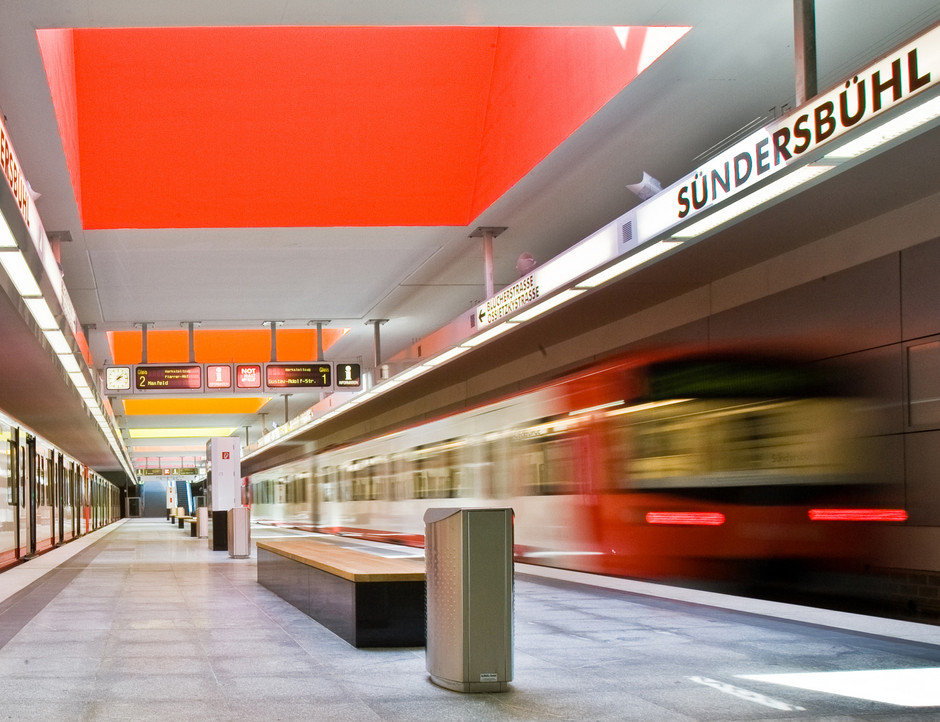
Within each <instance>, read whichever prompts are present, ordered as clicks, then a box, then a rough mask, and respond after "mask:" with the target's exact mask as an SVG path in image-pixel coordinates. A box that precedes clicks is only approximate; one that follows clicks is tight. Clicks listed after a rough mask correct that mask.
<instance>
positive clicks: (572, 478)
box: [538, 439, 578, 494]
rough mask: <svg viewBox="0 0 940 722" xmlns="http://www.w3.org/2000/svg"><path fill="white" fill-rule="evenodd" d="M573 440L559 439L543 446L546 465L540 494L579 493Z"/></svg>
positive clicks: (543, 467)
mask: <svg viewBox="0 0 940 722" xmlns="http://www.w3.org/2000/svg"><path fill="white" fill-rule="evenodd" d="M575 452H576V450H575V443H574V440H572V439H558V440H554V441H549V442H546V443H545V444H543V450H542V454H543V458H544V463H543V464H542V465H541V469H540V471H541V473H540V475H539V490H538V493H540V494H574V493H576V492H577V491H578V485H577V478H578V477H577V466H578V463H577V459H576V453H575Z"/></svg>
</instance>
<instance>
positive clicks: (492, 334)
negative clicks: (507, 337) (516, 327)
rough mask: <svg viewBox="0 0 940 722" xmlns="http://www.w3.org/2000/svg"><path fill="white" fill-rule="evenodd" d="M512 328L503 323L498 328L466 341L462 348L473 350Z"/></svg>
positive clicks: (494, 327)
mask: <svg viewBox="0 0 940 722" xmlns="http://www.w3.org/2000/svg"><path fill="white" fill-rule="evenodd" d="M511 328H512V326H511V325H509V324H508V323H501V324H499V325H498V326H493V328H488V329H487V330H486V331H484V332H483V333H480V334H477V335H476V336H473V337H472V338H468V339H467V340H466V341H464V342H463V343H462V344H460V345H461V346H466V347H467V348H473V347H474V346H479V345H480V344H481V343H486V342H487V341H489V340H490V339H492V338H496V337H497V336H499V335H500V334H501V333H506V331H508V330H509V329H511Z"/></svg>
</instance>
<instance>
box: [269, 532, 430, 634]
mask: <svg viewBox="0 0 940 722" xmlns="http://www.w3.org/2000/svg"><path fill="white" fill-rule="evenodd" d="M258 582H259V583H260V584H261V585H262V586H264V587H267V588H268V589H270V590H271V591H272V592H274V593H275V594H277V595H278V596H279V597H281V598H283V599H284V600H285V601H287V602H290V603H291V604H293V605H294V606H295V607H297V608H298V609H299V610H300V611H302V612H304V614H306V615H308V616H310V617H313V619H315V620H317V621H318V622H319V623H320V624H322V625H323V626H324V627H326V628H327V629H329V630H330V631H331V632H333V633H334V634H336V635H337V636H338V637H340V638H342V639H345V640H346V641H347V642H349V643H350V644H351V645H353V646H354V647H423V646H424V644H425V624H424V595H425V591H424V582H423V581H419V582H414V581H406V582H400V581H399V582H396V581H389V582H352V581H349V580H348V579H344V578H342V577H338V576H336V575H335V574H330V573H329V572H325V571H322V570H320V569H317V568H316V567H311V566H309V565H307V564H304V563H302V562H298V561H294V560H293V559H289V558H287V557H285V556H281V555H280V554H275V553H274V552H270V551H268V550H267V549H261V548H259V549H258Z"/></svg>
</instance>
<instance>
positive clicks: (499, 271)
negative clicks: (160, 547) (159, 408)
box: [0, 0, 940, 468]
mask: <svg viewBox="0 0 940 722" xmlns="http://www.w3.org/2000/svg"><path fill="white" fill-rule="evenodd" d="M816 11H817V38H818V40H817V42H818V61H819V77H820V81H819V86H820V88H821V89H825V88H826V87H828V86H830V85H832V84H833V83H834V82H837V81H838V80H839V79H841V78H842V77H843V76H844V75H846V74H848V73H850V72H851V71H852V70H853V69H854V68H857V67H860V66H862V65H864V64H866V63H867V62H869V61H870V60H872V59H874V58H876V57H878V56H880V55H881V54H883V53H885V52H887V51H889V50H890V49H891V48H892V47H893V46H895V45H897V44H898V43H899V42H901V41H902V40H904V39H906V38H907V37H909V36H911V35H913V34H915V33H916V32H917V31H919V30H921V29H923V28H925V27H929V26H930V25H931V24H933V23H935V22H937V21H938V20H940V7H938V5H937V3H936V1H935V0H897V1H895V2H891V3H886V2H884V1H883V0H817V3H816ZM282 24H283V25H436V24H442V25H639V24H652V25H690V26H692V30H691V32H689V33H688V35H686V36H685V37H684V38H683V39H681V40H680V41H679V42H678V43H677V44H676V45H675V46H674V47H673V48H672V49H671V50H670V51H669V52H667V53H666V55H665V56H664V57H663V58H661V59H660V60H659V61H658V62H656V63H655V64H654V65H653V66H652V67H651V68H650V69H648V70H647V71H645V72H644V73H643V74H642V75H641V76H640V77H639V78H638V79H637V80H635V81H634V82H633V83H631V84H630V85H629V86H628V87H627V88H626V89H624V90H623V91H622V92H621V93H620V94H619V95H618V96H617V97H616V98H614V99H613V100H612V101H611V102H610V103H608V104H607V105H606V106H605V107H604V108H603V109H602V110H601V111H599V112H598V113H597V114H596V115H595V116H594V117H593V118H591V119H590V120H589V121H588V122H587V123H586V124H585V125H584V126H583V127H582V128H581V129H579V130H578V131H576V132H575V133H574V134H573V135H572V136H571V137H570V138H569V139H568V140H567V141H566V142H565V143H563V144H562V145H561V146H560V147H559V148H557V149H556V150H555V151H554V152H552V153H551V154H550V155H549V156H548V157H547V158H546V159H545V160H544V161H543V162H541V163H540V164H539V165H538V166H537V167H535V168H534V169H533V170H532V171H531V172H529V173H528V174H527V175H526V176H525V177H523V178H522V179H521V180H520V181H519V182H518V183H517V184H516V185H515V186H514V187H512V188H511V189H510V190H509V191H508V192H507V193H506V194H505V195H504V196H503V197H502V198H500V199H499V200H498V201H497V202H496V203H494V204H493V205H492V206H491V207H490V208H488V209H487V210H486V211H484V212H483V213H482V214H481V215H480V217H479V218H477V219H476V220H475V221H474V222H473V223H471V224H470V225H468V226H466V227H431V228H428V227H421V228H401V227H390V228H248V229H244V228H240V229H166V230H104V231H98V230H96V231H87V230H83V229H82V227H81V223H80V221H79V217H78V209H77V206H76V202H75V199H74V196H73V192H72V186H71V184H70V181H69V174H68V171H67V168H66V160H65V154H64V152H63V149H62V143H61V140H60V138H59V134H58V129H57V125H56V119H55V115H54V111H53V106H52V101H51V97H50V92H49V89H48V86H47V82H46V75H45V72H44V69H43V65H42V61H41V58H40V54H39V50H38V46H37V43H36V35H35V31H36V29H37V28H46V27H150V26H154V27H160V26H228V25H282ZM793 44H794V43H793V30H792V0H762V1H761V2H754V0H713V1H712V2H703V1H699V0H694V1H693V0H661V1H659V2H656V1H654V0H602V1H598V0H582V1H581V2H577V3H573V2H571V3H545V2H543V1H542V0H513V2H505V0H458V1H455V2H449V3H441V2H439V0H399V1H389V0H375V1H367V0H360V1H359V2H343V3H330V4H324V3H311V2H308V0H281V1H280V2H274V1H272V2H265V3H258V2H256V1H254V0H200V1H199V2H192V1H191V0H187V1H185V2H184V1H178V0H162V1H161V2H150V1H144V0H78V1H74V0H73V1H70V2H62V1H61V0H30V2H17V3H12V2H5V3H3V4H2V6H0V109H2V111H3V113H4V117H5V122H6V125H7V128H8V130H9V132H10V134H11V136H12V138H13V142H14V144H15V148H16V152H17V154H18V156H19V159H20V162H21V164H22V166H23V167H24V169H25V172H26V174H27V177H28V178H29V181H30V183H31V185H32V187H33V188H34V189H35V190H36V191H38V192H40V193H41V194H42V196H41V198H40V199H39V200H38V202H37V205H38V208H39V212H40V214H41V216H42V218H43V223H44V225H45V227H46V229H47V230H50V231H68V232H69V233H70V234H71V237H72V241H71V242H70V243H66V244H63V246H62V251H61V263H62V269H63V272H64V276H65V281H66V284H67V287H68V290H69V293H70V295H71V298H72V302H73V304H74V305H75V308H76V310H77V313H78V316H79V318H80V320H81V321H82V323H84V324H94V327H95V329H94V330H93V331H91V332H90V334H89V340H90V342H91V346H92V351H93V354H94V358H95V363H96V365H97V366H99V367H100V366H101V365H102V364H104V363H105V362H107V361H108V360H109V359H108V358H107V357H108V351H107V347H106V345H105V344H104V342H103V334H104V332H105V331H108V330H126V329H131V328H133V327H134V324H135V323H137V322H148V323H150V324H152V325H151V328H153V329H157V330H160V329H179V328H180V324H181V323H183V322H187V321H199V322H201V323H202V325H203V327H204V328H236V329H241V328H259V327H260V325H261V323H262V322H263V321H266V320H278V321H281V322H283V323H284V325H285V326H286V327H294V328H300V327H306V326H307V323H308V321H310V320H312V319H330V320H331V326H348V327H349V328H350V329H351V331H350V333H349V334H347V335H346V336H345V337H344V338H343V339H342V340H341V341H339V342H338V343H337V344H336V346H335V347H334V348H333V349H332V350H331V351H330V354H328V358H344V359H355V358H357V357H359V358H361V359H362V360H363V362H364V364H365V365H366V366H370V365H371V361H372V354H373V328H372V327H371V326H368V325H367V324H366V321H368V320H369V319H374V318H383V319H389V321H388V323H387V324H385V325H383V326H382V327H381V336H382V354H383V357H384V358H388V357H390V356H392V355H394V354H396V353H398V352H400V351H402V350H403V349H405V348H408V347H409V346H411V345H412V343H414V341H415V340H417V339H420V338H422V337H424V336H426V335H428V334H429V333H431V332H433V331H434V330H435V329H438V328H440V327H442V326H444V325H445V324H447V323H448V322H449V321H451V320H452V319H453V318H455V317H456V316H458V315H459V314H461V313H463V312H465V311H466V310H468V309H469V308H470V307H471V306H473V305H474V304H475V303H476V302H479V301H480V300H482V299H483V296H484V287H483V261H482V250H481V246H480V241H479V239H474V238H469V236H470V233H471V232H472V231H473V230H474V229H475V228H477V227H478V226H506V227H508V230H507V231H506V232H505V233H503V234H502V235H500V236H499V237H498V239H497V240H496V245H495V276H496V286H497V289H498V288H499V287H501V286H503V285H506V284H508V283H510V282H511V281H512V280H514V279H515V276H516V272H515V270H514V266H515V262H516V259H517V258H518V256H519V255H520V254H521V253H522V252H525V251H528V252H530V253H531V254H532V255H533V256H535V258H536V259H537V260H538V261H545V260H547V259H548V258H551V257H552V256H554V255H556V254H558V253H559V252H561V251H562V250H564V249H565V248H568V247H570V246H571V245H573V244H574V243H575V242H577V241H579V240H580V239H582V238H584V237H585V236H587V235H588V234H590V233H591V232H592V231H594V230H595V229H597V228H599V227H600V226H602V225H604V224H606V223H607V222H609V221H610V220H612V219H613V218H615V217H617V216H619V215H621V214H622V213H624V212H625V211H626V210H628V209H629V208H630V207H632V206H634V205H636V204H637V203H638V202H639V201H638V199H637V198H636V197H634V196H633V195H632V194H631V193H630V192H629V191H628V190H627V189H626V185H627V184H628V183H636V182H637V181H638V180H639V179H640V177H641V176H642V173H643V171H647V172H649V173H651V174H652V175H653V176H655V177H656V178H658V179H659V180H660V181H662V184H663V186H664V187H665V186H666V185H668V184H669V183H671V182H673V181H674V180H675V179H676V178H678V177H680V176H681V175H682V174H684V173H685V172H687V171H689V170H690V169H692V168H693V167H694V166H695V165H697V163H698V162H699V160H700V158H699V156H701V155H702V154H706V153H707V152H708V151H709V149H710V148H712V147H713V146H714V145H716V144H720V143H721V142H722V141H723V139H726V138H728V137H729V136H732V135H733V134H734V133H736V132H737V131H738V130H739V129H741V128H743V127H745V126H748V125H750V124H753V123H755V122H756V123H761V122H762V120H764V119H767V118H769V117H771V116H773V115H774V114H777V113H780V112H781V108H782V107H784V106H788V107H792V106H793V104H794V64H793V52H794V51H793ZM284 182H285V183H289V182H290V179H289V178H285V179H284ZM15 316H16V314H15V313H14V312H13V311H12V310H9V312H8V313H3V314H0V324H2V325H0V330H3V332H4V336H5V338H13V337H14V334H16V337H17V338H19V341H18V342H17V343H18V344H19V345H18V346H17V349H18V350H17V351H15V352H11V350H10V349H9V348H5V349H4V350H3V352H2V353H0V369H2V371H3V374H6V375H7V379H8V380H7V381H6V382H4V384H3V385H0V408H2V409H4V410H7V411H8V412H10V413H13V414H14V415H16V416H18V417H19V418H21V419H23V420H24V421H25V422H26V423H30V424H31V425H32V426H33V427H34V428H36V430H37V431H39V432H40V433H43V434H45V435H48V436H51V437H53V440H56V437H58V438H60V439H64V440H65V441H60V443H62V444H63V445H66V446H68V447H69V448H68V449H67V450H70V451H71V452H72V453H75V454H76V455H84V457H85V458H87V459H88V460H89V463H93V464H95V465H97V466H99V467H103V468H116V464H115V463H114V462H113V461H109V460H108V459H107V456H108V454H107V450H106V445H105V446H102V444H101V443H99V442H98V441H96V440H93V437H94V436H95V434H94V427H93V422H92V421H90V420H88V419H86V418H85V417H84V414H83V412H82V409H81V405H80V404H74V403H72V401H70V400H69V399H68V396H69V393H70V392H71V389H70V388H69V387H68V384H67V381H65V380H64V379H62V378H61V374H58V377H57V376H56V372H55V368H54V366H52V365H50V366H49V368H48V369H45V370H44V371H43V373H44V374H45V376H44V378H45V379H46V380H47V381H48V383H46V384H45V385H44V386H43V387H42V389H44V391H43V393H46V394H47V395H48V396H49V397H50V400H51V399H53V398H55V399H58V402H57V403H56V404H53V406H55V407H56V408H57V409H58V413H57V414H51V413H49V412H43V413H38V412H36V413H31V412H30V409H31V408H33V407H36V406H37V403H38V402H36V401H35V396H32V395H31V396H30V397H28V398H27V397H26V395H25V394H23V393H22V391H21V389H22V388H23V384H22V383H18V382H17V379H18V377H19V376H20V375H22V374H24V373H26V372H27V371H28V370H29V368H35V366H36V364H37V363H41V362H39V361H37V359H36V353H35V350H34V349H27V348H25V345H26V344H28V343H29V342H28V341H27V340H26V336H24V335H23V334H22V333H20V329H14V328H13V325H14V324H15V323H17V322H16V320H15ZM37 345H38V342H37ZM56 379H57V380H56ZM55 384H61V388H55V389H53V388H52V385H55ZM313 400H314V397H301V396H297V397H295V398H293V399H290V400H289V401H288V405H289V411H288V413H289V414H290V415H293V414H295V413H299V412H300V411H302V410H303V409H304V408H305V407H306V405H309V403H312V401H313ZM265 411H266V412H268V413H269V425H270V419H280V417H282V416H283V415H284V400H283V399H277V398H275V399H274V400H272V402H271V403H270V404H269V407H268V408H266V409H265ZM53 417H55V418H53ZM119 421H121V422H122V423H123V421H124V419H122V418H119ZM184 422H185V423H187V424H189V425H192V424H193V423H195V422H193V421H192V420H189V421H188V422H186V420H184V419H166V418H154V419H148V420H136V421H135V423H136V424H137V425H144V424H149V425H153V426H164V425H170V424H172V423H184ZM86 423H87V424H88V425H89V427H88V428H89V429H90V430H89V431H87V433H83V434H77V432H76V431H75V429H74V427H75V426H76V425H81V426H84V425H86ZM199 424H200V425H201V424H207V425H208V424H213V425H214V424H229V425H231V426H236V427H239V428H244V427H249V431H248V435H249V438H251V439H252V440H255V439H256V438H257V436H258V435H259V433H260V419H259V418H257V416H256V415H249V416H241V417H237V418H226V419H201V420H200V421H199ZM69 429H71V431H69ZM73 436H74V437H75V438H74V439H73V438H72V437H73Z"/></svg>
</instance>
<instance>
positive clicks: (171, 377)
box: [134, 364, 202, 391]
mask: <svg viewBox="0 0 940 722" xmlns="http://www.w3.org/2000/svg"><path fill="white" fill-rule="evenodd" d="M134 379H135V381H134V388H135V389H137V390H139V391H157V390H160V391H181V390H185V391H193V390H195V391H198V390H200V389H202V366H200V365H199V364H180V365H176V366H135V367H134Z"/></svg>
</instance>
